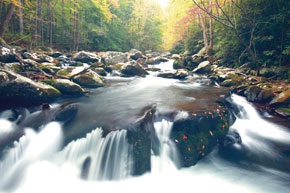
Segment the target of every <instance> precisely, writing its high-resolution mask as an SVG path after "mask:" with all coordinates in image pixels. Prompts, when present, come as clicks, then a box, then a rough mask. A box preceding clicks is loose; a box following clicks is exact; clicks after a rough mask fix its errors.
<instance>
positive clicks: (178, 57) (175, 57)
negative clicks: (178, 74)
mask: <svg viewBox="0 0 290 193" xmlns="http://www.w3.org/2000/svg"><path fill="white" fill-rule="evenodd" d="M171 58H172V59H174V60H179V59H180V58H181V56H180V55H179V54H173V55H172V56H171Z"/></svg>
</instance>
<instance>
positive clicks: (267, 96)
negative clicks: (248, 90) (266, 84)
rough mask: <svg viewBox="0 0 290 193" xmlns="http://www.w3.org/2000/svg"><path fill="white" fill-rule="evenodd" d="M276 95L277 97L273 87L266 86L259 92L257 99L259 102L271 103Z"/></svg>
mask: <svg viewBox="0 0 290 193" xmlns="http://www.w3.org/2000/svg"><path fill="white" fill-rule="evenodd" d="M274 97H275V94H274V92H273V90H272V89H267V88H264V89H262V90H261V92H260V93H259V95H258V97H257V100H258V101H259V102H263V103H269V102H270V101H271V100H273V98H274Z"/></svg>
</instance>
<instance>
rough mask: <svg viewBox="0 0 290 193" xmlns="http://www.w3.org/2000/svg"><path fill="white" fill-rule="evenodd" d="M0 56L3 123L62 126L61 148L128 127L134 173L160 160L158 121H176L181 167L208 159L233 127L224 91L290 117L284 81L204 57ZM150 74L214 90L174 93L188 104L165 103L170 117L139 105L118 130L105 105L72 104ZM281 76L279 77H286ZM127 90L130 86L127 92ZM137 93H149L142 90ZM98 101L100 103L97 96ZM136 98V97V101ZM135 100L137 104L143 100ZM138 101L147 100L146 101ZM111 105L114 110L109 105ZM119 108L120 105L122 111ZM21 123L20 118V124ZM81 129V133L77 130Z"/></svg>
mask: <svg viewBox="0 0 290 193" xmlns="http://www.w3.org/2000/svg"><path fill="white" fill-rule="evenodd" d="M0 51H1V52H0V92H1V96H0V104H1V110H6V109H17V110H12V111H11V110H10V111H9V110H8V113H7V114H6V115H5V116H6V118H8V119H10V120H13V121H15V122H16V123H17V124H18V125H19V126H20V128H25V127H33V128H34V129H36V130H38V129H39V128H40V127H41V125H44V124H47V123H48V122H50V121H55V120H56V121H60V122H62V123H63V127H64V129H65V131H66V132H65V143H66V144H67V143H69V142H70V141H72V140H74V139H77V138H80V137H84V136H85V134H86V133H87V132H89V131H91V130H92V129H94V128H95V127H96V126H100V127H102V128H103V129H104V135H106V134H107V133H109V132H110V131H113V130H118V129H126V130H128V141H129V143H130V144H131V145H132V148H133V157H134V160H135V162H134V163H135V165H134V174H135V175H139V174H143V173H144V172H146V171H149V170H150V155H151V150H152V151H153V152H154V153H155V154H158V146H159V145H158V141H156V134H155V131H154V129H153V127H154V126H153V125H154V121H156V119H161V118H166V119H168V120H170V121H172V122H174V123H173V129H172V133H171V136H170V137H171V139H172V140H173V141H174V142H175V143H176V146H177V148H178V150H179V152H180V154H181V158H180V166H181V167H184V166H185V167H188V166H191V165H194V164H195V163H196V162H197V161H198V160H200V159H202V158H203V157H204V156H206V155H207V154H208V153H209V152H211V150H212V149H213V148H214V147H215V146H216V145H217V144H219V143H223V140H224V139H225V136H226V135H227V133H228V129H229V126H230V124H231V123H232V122H233V120H231V119H232V116H231V111H232V110H231V111H229V109H230V108H232V107H231V106H230V105H229V103H228V102H227V101H226V100H225V99H226V97H225V96H226V95H227V94H228V93H231V92H234V93H238V94H240V95H243V96H245V97H246V98H247V99H248V100H249V101H251V102H255V103H257V104H261V106H262V107H263V108H261V109H264V110H265V112H268V113H272V114H275V115H279V116H281V117H282V118H283V120H286V121H287V120H288V119H289V115H290V110H289V109H290V108H289V103H290V86H289V84H288V80H287V79H286V78H284V79H283V80H279V79H277V77H280V76H279V75H278V74H275V75H273V74H272V75H273V76H271V77H269V74H271V73H269V72H267V73H265V74H267V76H265V75H264V76H254V75H252V74H253V72H252V71H251V69H250V67H249V66H247V65H245V66H243V67H241V68H238V69H233V68H227V67H224V66H222V65H216V64H212V63H211V62H209V61H207V60H206V58H205V57H202V56H198V55H194V56H189V57H184V56H179V55H170V54H169V53H166V54H160V53H154V52H147V53H146V54H144V53H142V52H140V51H138V50H134V49H132V50H131V51H130V52H127V53H122V52H112V51H108V52H102V53H97V52H86V51H80V52H77V53H74V54H63V53H60V52H57V51H53V50H49V51H41V52H39V51H38V52H32V51H15V50H13V49H12V48H11V47H7V46H2V47H0ZM169 60H174V61H175V62H174V65H173V67H174V69H172V70H166V71H161V69H159V68H158V67H157V64H160V63H162V62H167V61H169ZM269 70H270V69H269ZM150 72H158V75H157V77H158V78H161V79H162V78H163V79H172V80H180V81H183V82H181V83H182V84H181V85H179V86H182V85H183V84H184V85H187V86H188V85H190V84H192V83H196V82H198V81H200V82H201V84H202V85H209V86H211V89H212V90H215V91H214V92H211V91H207V90H205V91H203V92H198V91H194V93H195V94H194V95H193V94H190V93H192V92H193V91H192V90H189V91H186V92H185V91H184V90H186V89H188V88H182V89H181V90H180V89H179V90H178V89H176V88H175V92H176V91H178V92H181V91H182V92H184V93H185V95H186V97H187V98H186V99H185V98H184V101H179V102H178V103H176V104H175V103H174V102H171V103H172V104H170V105H172V106H174V108H173V107H172V109H171V110H170V111H168V110H167V111H162V112H159V111H157V112H156V106H154V105H152V104H150V105H147V106H146V107H145V106H141V107H142V108H138V109H137V111H136V112H135V109H134V108H133V110H132V107H130V112H134V114H133V115H132V114H128V115H126V116H125V117H126V118H125V119H123V118H122V124H120V123H118V124H117V122H118V121H115V122H112V119H108V120H107V121H106V117H109V116H110V114H111V115H113V114H114V112H112V111H110V110H109V106H107V108H106V107H103V106H102V108H101V109H100V108H99V106H98V105H99V104H97V105H95V106H94V105H93V106H92V105H91V104H92V103H89V105H90V107H91V109H98V110H97V111H90V110H88V109H89V108H85V107H88V102H89V101H93V100H94V101H95V99H93V100H92V99H89V100H87V99H84V100H81V102H80V103H79V102H74V101H78V99H80V98H90V96H92V95H93V93H98V92H101V93H102V92H103V90H102V89H105V88H106V87H110V86H112V84H116V85H117V84H123V82H122V78H126V79H128V78H129V77H132V78H133V79H134V78H136V77H139V78H145V77H146V76H148V74H149V73H150ZM281 72H283V73H285V71H281ZM196 74H198V78H196V76H195V75H196ZM274 76H275V77H276V78H275V79H274ZM284 76H286V75H285V74H284ZM108 77H118V78H119V79H120V80H121V81H120V82H118V81H113V82H112V81H110V78H108ZM200 77H202V78H200ZM287 77H288V76H287ZM156 80H158V81H159V80H160V79H156ZM125 82H126V81H125ZM152 84H153V85H154V84H156V83H154V82H153V83H152ZM137 85H138V84H137ZM126 89H130V87H126ZM132 89H135V88H133V87H132ZM158 89H159V92H160V93H162V94H163V95H160V96H162V97H163V98H166V92H168V93H167V95H169V94H172V93H171V92H169V90H166V89H161V87H160V88H159V87H157V86H156V88H155V90H153V91H152V92H155V93H157V91H156V90H158ZM149 90H150V89H149ZM122 92H126V91H124V90H123V91H122ZM127 92H128V94H130V93H132V94H133V95H138V93H135V92H132V90H131V92H130V90H127ZM141 92H143V93H148V91H146V92H145V91H141ZM104 93H105V94H102V95H101V96H102V97H103V98H105V99H106V100H103V99H102V100H100V101H99V102H100V103H108V102H110V101H111V102H112V100H110V99H109V97H110V96H111V95H114V94H115V95H116V94H117V95H118V93H115V92H113V91H110V90H109V91H107V92H104ZM207 93H209V94H207ZM191 95H192V96H191ZM96 96H98V97H99V95H96ZM125 96H126V95H125ZM142 96H143V95H141V94H140V97H142ZM221 96H224V97H221ZM140 97H139V98H137V99H138V100H142V99H141V98H140ZM144 97H145V98H146V96H145V95H144ZM128 98H129V95H128ZM74 99H77V100H74ZM168 99H170V101H172V100H173V99H174V97H173V98H170V97H169V98H167V99H166V100H168ZM188 99H194V101H195V102H192V101H187V100H188ZM135 100H136V99H135ZM55 101H63V102H61V105H60V106H56V107H51V106H50V103H52V102H55ZM97 101H98V100H97ZM144 101H146V100H144ZM153 101H154V100H153ZM113 103H114V104H115V101H113ZM121 103H122V101H121V102H120V103H116V105H121ZM157 103H158V100H157ZM125 104H126V103H125V102H124V101H123V106H124V105H125ZM138 104H139V103H138ZM35 106H36V107H38V106H40V107H41V108H42V109H40V110H39V109H38V110H32V111H31V112H28V113H27V109H25V108H24V109H23V107H28V108H31V107H35ZM137 106H138V105H137ZM14 107H16V108H14ZM18 107H21V109H19V108H18ZM104 108H106V109H104ZM99 111H101V113H102V115H103V116H101V118H95V117H94V116H92V115H94V114H98V113H99V114H100V112H99ZM179 111H184V112H187V114H186V116H181V117H180V112H179ZM26 114H29V116H27V115H26ZM99 114H98V115H99ZM3 116H4V115H3V113H2V117H3ZM5 116H4V117H5ZM21 117H22V118H23V117H25V118H23V120H22V118H21ZM122 117H124V114H123V115H122ZM132 117H134V118H133V119H132ZM114 120H115V119H114ZM124 120H126V121H124ZM101 123H102V124H101ZM80 127H82V130H79V128H80ZM22 134H23V133H22V132H17V133H15V134H14V135H11V136H8V137H7V138H6V140H2V143H1V144H0V145H1V148H2V149H3V148H5V146H7V145H9V142H11V141H13V140H16V139H18V138H19V137H20V136H21V135H22ZM237 138H238V136H237ZM229 143H231V142H229ZM140 160H143V161H142V162H141V161H140Z"/></svg>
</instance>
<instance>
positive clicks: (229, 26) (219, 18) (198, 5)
mask: <svg viewBox="0 0 290 193" xmlns="http://www.w3.org/2000/svg"><path fill="white" fill-rule="evenodd" d="M192 1H193V3H194V4H195V5H196V6H197V7H198V8H200V9H201V10H202V11H204V12H205V13H206V14H208V15H209V16H210V17H212V18H213V19H214V20H216V21H217V22H219V23H220V24H222V25H224V26H226V27H228V28H233V26H231V25H229V24H227V23H225V22H224V21H223V20H224V19H222V18H221V17H218V16H216V15H214V14H212V13H210V11H209V10H207V9H206V8H205V7H202V6H201V5H200V4H199V3H197V2H196V0H192ZM226 21H227V20H226Z"/></svg>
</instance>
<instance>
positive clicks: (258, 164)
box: [0, 63, 290, 193]
mask: <svg viewBox="0 0 290 193" xmlns="http://www.w3.org/2000/svg"><path fill="white" fill-rule="evenodd" d="M162 65H165V66H164V67H165V68H163V69H164V70H170V69H171V66H170V67H168V65H172V63H171V64H162ZM107 82H108V83H109V86H108V87H106V88H101V89H96V90H94V91H93V92H92V93H91V94H90V96H89V97H84V98H80V99H77V103H79V104H81V105H79V106H80V110H79V111H78V113H77V114H76V116H75V117H74V120H73V121H71V122H70V123H69V124H68V125H65V126H64V125H63V124H62V123H59V122H49V123H48V124H45V125H44V126H43V127H41V128H40V129H39V131H35V130H33V129H30V128H29V127H27V128H24V133H25V134H24V136H22V137H21V138H20V140H18V141H15V142H14V147H13V148H10V149H6V153H5V154H4V156H3V157H2V158H1V163H0V171H1V172H0V192H3V193H6V192H19V193H24V192H31V193H33V192H86V193H90V192H127V193H131V192H132V193H133V192H141V193H143V192H144V193H145V192H146V193H147V192H153V191H154V192H180V191H184V192H206V193H209V192H224V193H232V192H235V193H240V192H241V193H273V192H277V193H280V192H281V193H287V192H290V184H289V181H290V155H289V152H290V151H289V150H290V132H289V128H286V127H283V126H281V125H278V124H275V123H273V122H271V121H270V120H269V119H266V118H265V117H263V116H262V115H260V113H259V112H258V111H257V110H256V109H255V107H254V106H253V105H252V104H251V103H249V102H247V101H246V100H245V98H243V97H241V96H238V95H235V94H232V95H231V96H229V97H228V98H227V100H228V101H230V102H231V103H232V104H233V105H236V106H237V108H238V109H239V111H238V113H237V114H236V121H235V122H234V124H233V125H232V126H231V127H230V132H238V133H239V135H240V137H241V140H242V143H236V144H234V145H232V146H229V147H226V148H221V147H219V146H217V147H216V148H215V149H214V150H213V151H212V152H211V153H210V154H209V155H207V156H206V157H205V158H204V159H202V160H201V161H199V162H198V163H197V164H196V165H194V166H192V167H189V168H181V169H179V168H177V167H176V162H177V160H178V153H177V150H176V148H175V146H174V143H172V142H171V141H170V138H169V135H170V131H171V128H172V125H173V123H172V122H171V121H169V120H166V119H159V120H156V121H155V122H154V128H155V130H156V133H157V137H158V139H159V141H160V142H161V146H160V150H161V152H160V154H159V155H154V154H153V153H152V155H151V165H152V167H151V168H152V169H151V171H150V172H147V173H145V174H143V175H141V176H138V177H136V176H131V170H132V155H131V152H130V146H129V144H128V142H127V140H126V132H127V131H126V130H119V129H122V128H123V127H125V125H128V124H130V123H131V122H133V121H134V120H135V119H136V118H138V115H139V114H140V110H141V109H143V108H145V107H146V106H148V105H149V106H150V105H153V104H154V105H156V106H157V112H158V113H166V112H170V111H178V112H179V113H180V116H186V113H187V111H188V110H189V109H191V110H192V109H197V110H198V111H199V110H200V111H202V110H204V109H208V108H212V106H214V105H215V104H214V103H211V101H215V100H216V99H218V98H220V97H225V96H224V95H222V93H224V91H223V90H222V88H220V87H218V86H217V85H210V84H209V83H208V81H207V79H206V78H205V77H200V76H192V77H191V78H189V79H186V80H182V81H180V80H174V79H164V78H159V77H156V74H155V73H151V75H149V76H148V77H146V78H119V77H108V78H107ZM74 101H75V99H74ZM62 102H63V101H62ZM58 103H60V101H59V102H58ZM58 103H56V104H52V105H54V106H57V105H59V104H58ZM0 125H1V127H2V128H3V129H2V130H1V132H2V133H1V134H2V135H1V136H3V135H5V134H7V133H9V132H13V131H14V130H15V129H17V128H16V127H17V126H16V124H15V123H13V122H11V121H8V120H6V119H4V118H3V114H2V119H0ZM83 127H86V128H87V129H88V130H90V131H89V132H87V133H86V134H85V135H84V136H83V137H82V138H79V139H74V140H73V138H74V137H75V136H74V135H73V134H74V133H75V132H76V131H78V129H80V128H83ZM102 127H106V128H109V129H110V130H111V132H110V133H109V134H108V135H106V137H105V138H104V137H102V133H103V129H102ZM64 128H65V129H64ZM65 132H70V133H71V135H70V137H71V138H72V139H71V140H72V141H71V140H70V141H69V142H67V145H65V147H64V148H63V144H66V142H64V137H63V136H64V134H65Z"/></svg>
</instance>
